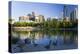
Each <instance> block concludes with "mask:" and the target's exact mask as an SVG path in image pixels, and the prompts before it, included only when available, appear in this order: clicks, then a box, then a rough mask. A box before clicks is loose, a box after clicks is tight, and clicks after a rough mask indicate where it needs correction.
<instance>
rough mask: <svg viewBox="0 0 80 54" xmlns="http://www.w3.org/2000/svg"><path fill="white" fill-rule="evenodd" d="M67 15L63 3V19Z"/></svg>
mask: <svg viewBox="0 0 80 54" xmlns="http://www.w3.org/2000/svg"><path fill="white" fill-rule="evenodd" d="M66 17H67V6H66V5H64V7H63V18H64V19H65V18H66Z"/></svg>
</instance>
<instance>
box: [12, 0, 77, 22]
mask: <svg viewBox="0 0 80 54" xmlns="http://www.w3.org/2000/svg"><path fill="white" fill-rule="evenodd" d="M63 6H64V4H49V3H31V2H20V1H13V2H12V6H11V8H12V9H11V10H12V11H11V13H12V18H13V19H15V20H16V21H18V19H19V16H25V15H27V14H29V13H32V12H35V14H36V15H44V17H45V18H48V17H58V18H61V17H62V15H61V14H62V12H63ZM67 7H68V13H70V12H71V11H73V10H74V9H75V8H76V7H77V6H76V5H67Z"/></svg>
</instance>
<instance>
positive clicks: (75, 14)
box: [70, 8, 78, 21]
mask: <svg viewBox="0 0 80 54" xmlns="http://www.w3.org/2000/svg"><path fill="white" fill-rule="evenodd" d="M77 18H78V9H77V8H75V9H74V10H73V11H72V12H71V13H70V20H71V21H75V20H76V19H77Z"/></svg>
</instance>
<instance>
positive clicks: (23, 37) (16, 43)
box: [11, 30, 78, 53]
mask: <svg viewBox="0 0 80 54" xmlns="http://www.w3.org/2000/svg"><path fill="white" fill-rule="evenodd" d="M11 34H12V35H11V50H12V52H13V53H17V52H33V51H50V50H64V49H77V48H78V32H77V31H76V30H57V31H56V30H53V31H49V30H48V31H47V30H43V31H12V32H11Z"/></svg>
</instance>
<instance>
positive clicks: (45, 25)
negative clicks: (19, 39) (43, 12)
mask: <svg viewBox="0 0 80 54" xmlns="http://www.w3.org/2000/svg"><path fill="white" fill-rule="evenodd" d="M12 26H13V27H27V26H31V27H39V28H42V29H53V28H56V29H60V28H77V27H78V21H77V20H75V21H66V20H63V21H58V20H56V19H54V20H47V21H44V22H42V23H35V22H29V23H28V22H15V23H14V24H12Z"/></svg>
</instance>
